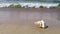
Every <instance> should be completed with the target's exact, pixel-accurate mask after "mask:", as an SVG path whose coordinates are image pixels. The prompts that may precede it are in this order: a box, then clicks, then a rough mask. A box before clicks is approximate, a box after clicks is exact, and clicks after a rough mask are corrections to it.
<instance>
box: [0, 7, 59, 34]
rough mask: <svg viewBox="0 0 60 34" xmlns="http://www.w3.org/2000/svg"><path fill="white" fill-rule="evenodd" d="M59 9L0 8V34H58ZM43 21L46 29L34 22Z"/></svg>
mask: <svg viewBox="0 0 60 34" xmlns="http://www.w3.org/2000/svg"><path fill="white" fill-rule="evenodd" d="M59 11H60V10H59V9H23V8H21V9H20V8H19V9H16V8H0V34H60V19H59V18H60V15H59V14H60V12H59ZM41 19H43V20H44V21H45V23H46V24H47V25H48V28H46V29H41V28H38V27H36V26H35V25H34V22H36V21H38V20H41Z"/></svg>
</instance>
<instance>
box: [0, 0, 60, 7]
mask: <svg viewBox="0 0 60 34" xmlns="http://www.w3.org/2000/svg"><path fill="white" fill-rule="evenodd" d="M17 3H18V4H20V5H22V6H26V5H28V6H29V7H33V6H35V7H36V8H38V7H39V6H41V5H42V6H45V7H47V8H49V7H50V6H57V5H58V4H59V3H60V1H59V0H57V1H54V0H52V1H50V0H46V1H41V0H34V1H32V0H0V7H5V6H7V7H8V6H9V5H11V4H17Z"/></svg>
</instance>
